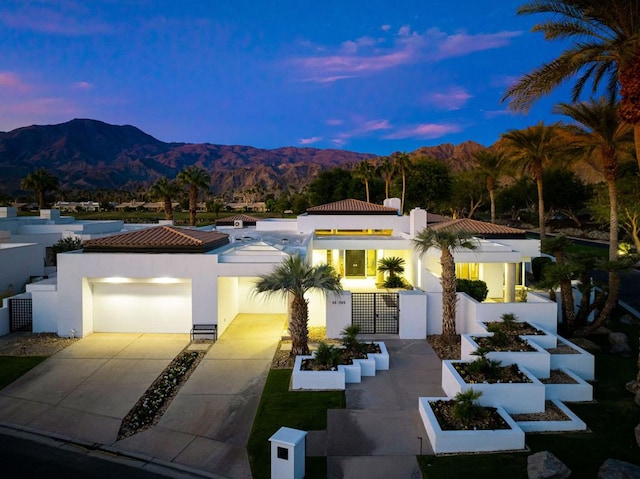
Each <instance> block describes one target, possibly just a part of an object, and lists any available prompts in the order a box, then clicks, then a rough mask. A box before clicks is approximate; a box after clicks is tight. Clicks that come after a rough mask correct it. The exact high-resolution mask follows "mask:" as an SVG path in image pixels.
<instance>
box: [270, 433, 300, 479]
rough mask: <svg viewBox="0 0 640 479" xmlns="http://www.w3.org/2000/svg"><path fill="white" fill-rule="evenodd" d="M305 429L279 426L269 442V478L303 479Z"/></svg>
mask: <svg viewBox="0 0 640 479" xmlns="http://www.w3.org/2000/svg"><path fill="white" fill-rule="evenodd" d="M306 435H307V432H306V431H300V430H299V429H292V428H290V427H281V428H280V429H278V430H277V431H276V433H275V434H274V435H273V436H271V437H270V438H269V442H271V479H304V473H305V468H304V461H305V455H306V449H305V436H306Z"/></svg>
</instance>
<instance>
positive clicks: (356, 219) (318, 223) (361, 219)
mask: <svg viewBox="0 0 640 479" xmlns="http://www.w3.org/2000/svg"><path fill="white" fill-rule="evenodd" d="M331 228H333V229H341V230H357V229H392V230H393V231H394V234H399V233H401V232H406V233H408V232H409V217H408V216H397V215H307V214H304V215H300V216H298V231H299V232H301V233H305V234H311V233H313V232H314V231H315V230H316V229H331Z"/></svg>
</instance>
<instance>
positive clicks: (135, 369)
mask: <svg viewBox="0 0 640 479" xmlns="http://www.w3.org/2000/svg"><path fill="white" fill-rule="evenodd" d="M284 322H285V317H284V316H283V315H249V314H246V315H239V316H238V317H237V318H236V319H235V320H234V321H233V322H232V323H231V325H230V326H229V327H228V329H227V330H226V331H225V334H224V335H223V336H222V337H221V338H220V339H219V340H218V342H217V343H215V344H214V345H213V346H212V347H211V349H210V350H209V352H208V353H207V355H206V356H205V358H204V359H203V361H202V362H201V363H200V364H199V365H198V367H197V368H196V370H195V371H194V372H193V374H192V375H191V377H190V378H189V380H188V381H187V382H186V383H185V384H184V385H183V387H182V389H181V390H180V392H179V393H178V395H177V396H176V397H175V398H174V400H173V402H172V403H171V405H170V406H169V408H168V409H167V411H166V412H165V414H164V416H163V417H162V419H161V420H160V422H159V423H158V425H156V426H153V427H151V428H150V429H148V430H146V431H143V432H141V433H138V434H136V435H134V436H131V437H129V438H127V439H124V440H122V441H116V439H117V434H118V430H119V428H120V423H121V421H122V419H123V417H124V416H125V415H126V414H127V412H129V410H130V409H131V408H132V407H133V406H134V405H135V403H136V402H137V400H138V399H139V398H140V396H141V395H142V394H143V393H144V392H145V391H146V390H147V388H148V387H149V386H150V385H151V383H153V381H154V380H155V379H156V378H157V377H158V375H159V374H160V373H161V372H162V371H163V370H164V369H165V368H166V366H167V365H168V364H169V363H170V362H171V360H172V359H173V358H174V357H175V356H176V355H177V354H178V353H179V352H180V351H182V350H183V349H184V348H185V347H186V346H187V345H188V344H189V335H186V334H113V333H108V334H107V333H94V334H91V335H89V336H87V337H85V338H83V339H81V340H80V341H78V342H77V343H74V344H73V345H71V346H69V347H68V348H66V349H64V350H62V351H60V352H58V353H57V354H55V355H53V356H51V357H50V358H49V359H47V360H46V361H44V362H43V363H42V364H40V365H39V366H37V367H36V368H34V369H32V370H31V371H30V372H29V373H27V374H25V375H24V376H22V377H21V378H20V379H18V380H17V381H16V382H14V383H13V384H11V385H9V386H8V387H6V388H5V389H3V390H2V391H0V423H8V424H15V425H20V426H24V427H27V428H32V429H35V430H38V431H41V432H44V433H49V434H53V435H59V436H63V437H67V438H70V439H72V440H80V441H85V442H90V443H97V444H102V445H107V446H109V447H110V448H111V449H115V450H121V451H123V452H126V453H135V454H141V455H145V456H148V457H150V458H154V459H157V460H159V461H160V462H165V461H166V462H172V463H175V464H177V465H183V466H187V467H192V468H195V469H198V470H202V471H207V472H209V473H211V474H213V475H215V476H217V477H231V478H236V477H237V478H246V477H251V473H250V469H249V462H248V459H247V455H246V450H245V446H246V442H247V439H248V436H249V432H250V430H251V426H252V424H253V418H254V416H255V412H256V408H257V404H258V401H259V399H260V394H261V393H262V388H263V386H264V381H265V378H266V374H267V372H268V370H269V367H270V364H271V360H272V358H273V354H274V352H275V348H276V346H277V344H278V340H279V338H280V335H281V333H282V329H283V327H284Z"/></svg>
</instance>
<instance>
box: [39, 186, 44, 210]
mask: <svg viewBox="0 0 640 479" xmlns="http://www.w3.org/2000/svg"><path fill="white" fill-rule="evenodd" d="M44 206H45V205H44V190H38V207H39V208H40V209H41V210H43V209H44Z"/></svg>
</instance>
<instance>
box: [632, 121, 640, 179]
mask: <svg viewBox="0 0 640 479" xmlns="http://www.w3.org/2000/svg"><path fill="white" fill-rule="evenodd" d="M633 143H634V144H635V147H636V159H637V161H638V170H640V122H638V123H636V124H635V125H633Z"/></svg>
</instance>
